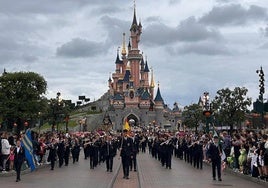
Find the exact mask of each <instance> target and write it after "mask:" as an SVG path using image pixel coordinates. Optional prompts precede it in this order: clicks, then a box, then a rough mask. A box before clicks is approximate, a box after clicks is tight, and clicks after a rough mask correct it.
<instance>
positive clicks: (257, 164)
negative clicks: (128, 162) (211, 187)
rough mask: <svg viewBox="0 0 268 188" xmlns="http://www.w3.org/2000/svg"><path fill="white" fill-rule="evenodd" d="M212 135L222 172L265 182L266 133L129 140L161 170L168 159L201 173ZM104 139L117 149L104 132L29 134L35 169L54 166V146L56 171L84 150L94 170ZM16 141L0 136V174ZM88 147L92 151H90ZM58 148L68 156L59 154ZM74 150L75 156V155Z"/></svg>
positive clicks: (148, 135)
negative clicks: (219, 150)
mask: <svg viewBox="0 0 268 188" xmlns="http://www.w3.org/2000/svg"><path fill="white" fill-rule="evenodd" d="M215 134H217V135H218V136H219V140H220V144H221V147H222V154H223V155H224V158H223V165H222V167H223V168H226V167H227V168H230V169H232V170H233V171H235V172H237V173H241V174H245V175H250V176H252V177H256V178H259V179H262V180H264V181H268V130H265V129H262V130H235V131H233V132H232V133H229V132H227V131H211V132H209V133H205V132H202V131H200V132H194V131H180V132H171V131H154V132H152V131H151V130H146V129H141V130H139V131H136V132H135V131H134V132H132V137H135V140H137V143H138V147H140V150H141V151H142V152H145V151H146V148H147V147H148V148H149V150H148V151H149V152H148V153H149V154H150V155H152V157H154V158H156V159H159V161H161V164H162V166H166V168H170V169H171V156H174V157H178V158H180V159H182V160H185V161H186V162H188V163H190V164H191V165H193V167H195V168H198V169H202V166H203V164H202V163H203V162H208V156H207V150H208V149H209V145H210V144H211V142H212V138H213V135H215ZM107 136H110V137H111V136H112V140H113V141H114V143H115V144H117V147H119V145H120V143H118V142H119V140H120V133H114V134H110V133H108V132H107V133H106V132H104V131H101V132H99V131H95V132H87V133H79V134H77V133H76V134H75V133H74V134H68V133H67V134H65V133H55V132H48V133H43V134H37V133H36V132H32V144H33V155H34V158H35V163H36V165H37V166H38V165H42V164H44V163H52V162H53V161H52V159H51V153H50V152H51V150H52V148H51V146H52V144H53V143H54V144H55V146H56V149H57V150H56V153H55V159H53V160H55V161H56V158H57V160H58V161H59V165H58V166H59V167H61V166H62V165H63V164H65V165H66V166H67V165H68V161H69V158H73V163H75V162H78V158H79V153H80V150H81V149H83V151H84V158H85V159H87V158H90V157H92V158H93V157H94V160H93V159H92V163H91V164H90V168H92V169H94V168H95V167H96V166H97V165H98V164H100V163H101V162H104V161H105V159H104V155H103V150H102V146H103V144H104V143H105V140H106V137H107ZM18 139H21V135H13V134H12V133H7V132H2V133H1V146H0V147H1V154H0V158H1V163H0V170H1V172H2V173H6V172H8V171H12V170H13V169H14V165H13V160H14V152H13V149H14V148H15V143H16V140H18ZM87 146H89V147H87ZM90 146H92V148H93V149H92V148H91V149H90ZM60 147H62V148H63V151H64V152H67V153H64V152H63V153H62V152H59V151H60V149H59V148H60ZM75 148H76V151H77V153H75V152H74V151H75ZM92 151H94V152H92ZM137 153H138V152H137ZM60 155H61V156H62V157H60ZM77 155H78V156H77ZM60 159H62V160H60ZM55 161H54V162H55ZM53 168H54V166H51V169H52V170H53Z"/></svg>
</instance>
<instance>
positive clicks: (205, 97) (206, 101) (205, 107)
mask: <svg viewBox="0 0 268 188" xmlns="http://www.w3.org/2000/svg"><path fill="white" fill-rule="evenodd" d="M202 102H203V104H202V106H203V115H204V116H205V117H206V127H205V131H206V133H208V132H209V124H210V117H211V114H212V112H211V108H210V105H209V92H204V94H203V97H202Z"/></svg>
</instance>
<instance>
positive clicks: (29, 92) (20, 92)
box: [0, 72, 47, 133]
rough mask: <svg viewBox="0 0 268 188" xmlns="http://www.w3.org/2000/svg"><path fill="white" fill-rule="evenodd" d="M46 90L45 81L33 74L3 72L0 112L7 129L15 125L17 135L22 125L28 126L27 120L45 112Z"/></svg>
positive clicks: (0, 86) (0, 79) (0, 83)
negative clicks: (7, 126)
mask: <svg viewBox="0 0 268 188" xmlns="http://www.w3.org/2000/svg"><path fill="white" fill-rule="evenodd" d="M46 89H47V83H46V81H45V79H44V78H43V77H42V76H40V75H39V74H37V73H34V72H14V73H6V72H5V73H4V74H3V75H2V76H0V97H1V103H0V112H1V115H2V118H3V120H6V122H7V123H8V125H9V127H13V125H17V132H18V133H19V131H20V130H21V129H22V128H23V127H24V125H25V126H28V123H29V122H28V121H29V120H30V121H31V120H33V119H35V118H37V117H38V114H39V112H42V111H45V109H46V107H47V102H46V99H45V97H44V96H43V94H45V92H46ZM24 122H27V123H26V124H24Z"/></svg>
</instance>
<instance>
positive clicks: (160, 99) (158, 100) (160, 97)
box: [154, 82, 164, 102]
mask: <svg viewBox="0 0 268 188" xmlns="http://www.w3.org/2000/svg"><path fill="white" fill-rule="evenodd" d="M154 101H155V102H164V100H163V98H162V96H161V93H160V88H159V82H158V88H157V93H156V97H155V99H154Z"/></svg>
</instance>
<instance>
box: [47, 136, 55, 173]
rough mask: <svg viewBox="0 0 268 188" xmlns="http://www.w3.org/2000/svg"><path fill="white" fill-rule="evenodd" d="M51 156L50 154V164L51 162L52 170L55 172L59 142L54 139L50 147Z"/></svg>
mask: <svg viewBox="0 0 268 188" xmlns="http://www.w3.org/2000/svg"><path fill="white" fill-rule="evenodd" d="M48 149H49V154H48V162H50V166H51V168H50V170H54V166H55V161H56V155H57V141H56V140H55V138H52V140H51V143H50V144H49V145H48Z"/></svg>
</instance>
